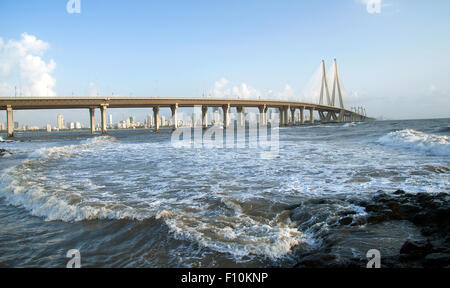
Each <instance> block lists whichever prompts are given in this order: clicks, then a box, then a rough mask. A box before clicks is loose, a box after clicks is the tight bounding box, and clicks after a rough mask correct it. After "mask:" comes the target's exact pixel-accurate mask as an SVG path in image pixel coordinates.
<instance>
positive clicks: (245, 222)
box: [0, 119, 450, 268]
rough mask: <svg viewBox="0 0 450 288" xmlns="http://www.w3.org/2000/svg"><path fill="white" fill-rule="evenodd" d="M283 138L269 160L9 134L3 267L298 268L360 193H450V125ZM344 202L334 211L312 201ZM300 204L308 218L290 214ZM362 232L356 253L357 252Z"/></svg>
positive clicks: (153, 142) (351, 244)
mask: <svg viewBox="0 0 450 288" xmlns="http://www.w3.org/2000/svg"><path fill="white" fill-rule="evenodd" d="M278 135H279V137H278V141H279V143H278V144H279V145H278V153H277V155H276V156H275V157H262V155H263V154H264V153H263V152H264V151H261V149H260V148H258V147H250V146H248V147H247V146H245V147H232V148H223V147H222V148H220V147H198V146H197V147H177V146H176V145H173V143H172V142H173V139H172V137H171V132H170V131H169V130H167V131H161V132H160V133H154V132H153V131H151V130H117V131H108V134H107V135H105V136H102V135H93V136H91V135H86V132H73V133H68V132H50V133H44V132H39V133H25V132H24V133H17V134H16V138H14V139H13V140H9V139H7V137H6V135H5V134H0V137H1V138H0V149H5V150H6V151H5V152H4V153H3V155H2V156H1V157H0V267H61V268H63V267H66V264H67V262H68V261H69V260H70V259H71V258H70V257H69V258H68V255H67V253H68V251H69V250H72V249H77V250H78V251H79V255H80V262H81V266H82V267H291V266H292V265H295V263H296V261H298V259H297V258H296V257H297V255H299V254H298V252H299V251H306V250H308V249H313V248H314V247H317V246H320V245H321V243H322V241H321V240H322V239H321V235H323V232H324V231H326V230H327V229H328V225H327V223H329V220H330V219H332V218H333V219H336V218H339V217H341V216H340V215H341V214H342V213H340V212H342V211H346V210H349V209H351V210H352V211H356V213H359V214H361V215H364V214H365V213H366V212H365V210H364V208H363V207H357V206H355V204H352V203H354V202H351V201H348V202H346V201H345V199H346V197H349V198H355V197H357V198H361V199H364V198H368V197H371V195H374V194H375V193H378V191H380V190H382V191H384V192H385V193H388V194H389V193H394V191H396V190H397V189H402V190H404V191H406V192H408V193H419V192H424V193H440V192H447V193H449V192H450V183H449V182H450V140H449V137H450V119H435V120H402V121H368V122H362V123H346V124H320V125H313V126H311V125H306V126H295V127H280V128H279V130H278ZM336 197H339V199H340V201H339V202H338V203H339V204H338V205H337V204H336V205H330V206H327V207H326V209H323V207H322V208H321V209H320V210H317V208H318V206H316V205H317V204H315V203H316V202H315V201H305V200H308V199H311V200H314V199H324V198H325V199H333V198H336ZM342 199H344V200H342ZM299 203H305V204H304V205H306V206H304V207H303V208H302V211H304V213H305V214H304V216H303V217H297V218H296V219H302V220H301V221H300V222H301V223H300V222H299V221H293V220H292V219H291V217H290V216H291V215H290V214H291V211H292V207H295V206H296V205H298V204H299ZM361 229H370V228H364V227H363V228H361ZM377 229H381V230H382V229H383V228H382V227H381V228H380V227H377ZM411 229H412V228H411V227H409V226H408V225H407V224H405V225H404V226H402V224H399V226H398V227H397V228H396V230H395V231H392V228H389V227H387V228H386V230H387V231H381V232H380V231H373V232H374V233H375V232H377V233H385V234H386V233H388V234H389V235H390V236H389V241H387V240H386V238H383V237H379V238H374V239H370V241H371V242H370V245H372V246H374V248H377V247H378V248H379V249H389V247H392V246H393V245H394V244H395V243H396V241H397V242H398V243H403V242H404V240H405V237H407V235H408V233H415V232H414V231H412V230H411ZM405 235H406V236H405ZM341 237H344V238H345V235H343V236H342V235H341ZM348 237H349V239H348V241H347V242H348V247H341V248H342V251H343V252H342V253H348V251H351V252H352V253H357V252H358V251H356V250H357V249H356V250H355V245H357V246H358V245H360V244H361V243H360V244H355V241H352V238H351V236H348ZM377 239H378V240H377ZM345 243H346V242H345ZM358 243H359V242H358ZM393 243H394V244H393ZM367 248H370V247H367ZM364 249H365V248H364ZM364 249H361V251H363V250H364ZM347 250H348V251H347ZM345 251H347V252H345ZM361 253H363V252H361ZM69 256H70V255H69Z"/></svg>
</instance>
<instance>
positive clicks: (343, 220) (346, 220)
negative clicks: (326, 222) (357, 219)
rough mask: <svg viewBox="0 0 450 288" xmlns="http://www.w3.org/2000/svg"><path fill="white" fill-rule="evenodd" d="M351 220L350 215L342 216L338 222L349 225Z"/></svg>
mask: <svg viewBox="0 0 450 288" xmlns="http://www.w3.org/2000/svg"><path fill="white" fill-rule="evenodd" d="M352 222H353V218H352V217H350V216H347V217H344V218H342V219H341V220H339V224H341V225H350V224H352Z"/></svg>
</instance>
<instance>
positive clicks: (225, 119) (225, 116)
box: [222, 104, 230, 129]
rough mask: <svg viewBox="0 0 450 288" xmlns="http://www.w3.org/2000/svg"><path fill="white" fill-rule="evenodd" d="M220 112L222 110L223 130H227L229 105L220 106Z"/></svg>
mask: <svg viewBox="0 0 450 288" xmlns="http://www.w3.org/2000/svg"><path fill="white" fill-rule="evenodd" d="M222 110H223V129H227V128H228V124H229V120H230V119H229V118H230V115H229V113H230V104H227V105H223V106H222Z"/></svg>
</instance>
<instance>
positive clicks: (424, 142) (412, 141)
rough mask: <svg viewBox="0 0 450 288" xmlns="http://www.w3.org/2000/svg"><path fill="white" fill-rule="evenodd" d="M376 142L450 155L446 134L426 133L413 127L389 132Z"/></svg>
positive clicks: (428, 152)
mask: <svg viewBox="0 0 450 288" xmlns="http://www.w3.org/2000/svg"><path fill="white" fill-rule="evenodd" d="M377 143H379V144H382V145H387V146H393V147H399V148H406V149H411V150H416V151H419V152H423V153H427V154H431V155H435V156H450V141H449V139H448V137H447V136H438V135H433V134H427V133H424V132H420V131H416V130H413V129H405V130H400V131H395V132H391V133H389V134H387V135H384V136H382V137H380V138H379V139H378V141H377Z"/></svg>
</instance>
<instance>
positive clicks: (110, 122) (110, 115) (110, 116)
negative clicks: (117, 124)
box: [109, 114, 113, 127]
mask: <svg viewBox="0 0 450 288" xmlns="http://www.w3.org/2000/svg"><path fill="white" fill-rule="evenodd" d="M109 125H111V127H112V126H113V119H112V114H109Z"/></svg>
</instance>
